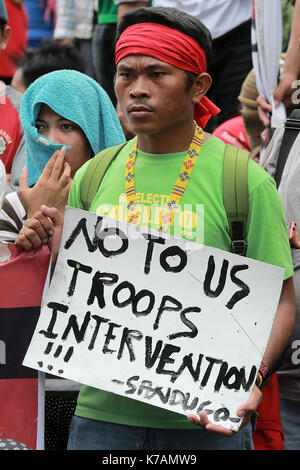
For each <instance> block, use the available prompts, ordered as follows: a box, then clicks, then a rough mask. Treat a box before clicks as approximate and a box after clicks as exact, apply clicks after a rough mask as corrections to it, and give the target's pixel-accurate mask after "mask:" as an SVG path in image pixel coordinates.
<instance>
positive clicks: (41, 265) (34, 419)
mask: <svg viewBox="0 0 300 470" xmlns="http://www.w3.org/2000/svg"><path fill="white" fill-rule="evenodd" d="M5 253H6V255H7V256H5ZM49 260H50V249H49V247H48V245H44V246H42V247H41V248H40V249H39V250H36V251H30V252H22V251H20V250H18V248H17V247H16V246H15V245H14V244H0V402H1V407H0V439H1V443H4V442H9V443H10V447H11V448H13V447H14V446H15V447H16V448H18V447H17V446H18V445H19V446H20V448H23V447H24V448H29V449H32V450H35V449H37V448H39V444H38V441H39V440H40V441H42V439H43V432H42V429H41V428H39V420H38V417H39V414H40V413H39V409H40V408H39V407H40V406H43V402H41V400H43V396H40V395H39V377H38V371H36V370H33V369H30V368H27V367H24V366H23V365H22V362H23V359H24V356H25V353H26V351H27V349H28V346H29V343H30V340H31V337H32V335H33V332H34V330H35V326H36V323H37V320H38V316H39V314H40V306H41V300H42V295H43V290H44V284H45V281H46V278H47V273H48V267H49ZM39 432H40V435H39ZM22 446H23V447H22ZM0 448H2V447H0Z"/></svg>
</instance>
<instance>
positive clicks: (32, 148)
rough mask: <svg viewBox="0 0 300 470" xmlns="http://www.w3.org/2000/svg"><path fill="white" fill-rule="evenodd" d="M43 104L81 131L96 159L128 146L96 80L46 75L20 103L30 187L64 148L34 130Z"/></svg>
mask: <svg viewBox="0 0 300 470" xmlns="http://www.w3.org/2000/svg"><path fill="white" fill-rule="evenodd" d="M43 103H44V104H46V105H48V106H49V107H50V108H51V109H52V110H53V111H55V112H56V113H57V114H59V115H60V116H62V117H64V118H65V119H68V120H70V121H73V122H75V124H77V125H78V126H79V127H80V128H81V129H82V131H83V132H84V134H85V136H86V138H87V140H88V141H89V143H90V145H91V148H92V151H93V154H94V155H96V154H97V153H99V152H100V151H101V150H103V149H105V148H107V147H112V146H114V145H117V144H120V143H122V142H125V137H124V134H123V131H122V127H121V125H120V122H119V119H118V117H117V114H116V111H115V109H114V107H113V105H112V102H111V101H110V98H109V97H108V95H107V93H106V92H105V91H104V90H103V88H101V86H100V85H99V84H98V83H97V82H96V81H95V80H93V79H92V78H90V77H89V76H87V75H85V74H83V73H80V72H77V71H75V70H57V71H55V72H51V73H48V74H46V75H43V76H41V77H40V78H38V79H37V80H35V81H34V82H33V83H32V84H31V85H30V86H29V87H28V89H27V90H26V92H25V93H24V95H23V98H22V103H21V114H20V115H21V123H22V126H23V130H24V135H25V145H26V167H27V169H28V186H32V185H33V184H35V183H36V181H37V180H38V178H39V177H40V176H41V174H42V172H43V170H44V168H45V165H46V163H47V162H48V160H49V159H50V157H51V156H52V155H53V153H54V152H55V150H58V149H60V148H61V147H63V145H61V144H56V143H54V142H51V141H50V140H49V139H47V138H46V137H44V136H42V135H40V134H39V133H38V131H37V129H36V127H35V121H36V119H37V117H38V114H39V111H40V107H41V105H42V104H43ZM66 147H67V148H70V147H69V146H66Z"/></svg>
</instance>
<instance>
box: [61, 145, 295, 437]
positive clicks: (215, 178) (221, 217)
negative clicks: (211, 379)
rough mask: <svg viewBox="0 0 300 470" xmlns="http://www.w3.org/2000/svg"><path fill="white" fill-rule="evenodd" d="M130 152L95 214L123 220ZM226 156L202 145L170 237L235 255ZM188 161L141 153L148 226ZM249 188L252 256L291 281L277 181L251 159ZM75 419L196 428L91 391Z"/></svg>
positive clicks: (115, 166) (76, 198)
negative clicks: (226, 198) (226, 187)
mask: <svg viewBox="0 0 300 470" xmlns="http://www.w3.org/2000/svg"><path fill="white" fill-rule="evenodd" d="M131 146H132V142H130V143H128V144H127V145H126V146H125V147H124V148H123V149H122V151H121V152H120V154H119V155H118V157H117V158H116V159H115V160H114V161H113V162H112V164H111V165H110V167H109V168H108V170H107V172H106V174H105V176H104V179H103V182H102V184H101V187H100V189H99V191H98V193H97V195H96V196H95V198H94V200H93V202H92V205H91V208H90V210H91V211H92V212H96V213H98V214H104V215H108V216H110V217H114V218H122V214H123V209H122V208H124V204H123V203H122V195H124V193H125V163H126V160H127V156H128V153H129V150H130V149H131ZM224 149H225V144H224V143H223V142H222V141H221V140H219V139H217V138H216V137H211V138H210V139H209V140H208V141H207V142H205V143H204V144H203V146H202V149H201V152H200V155H199V157H198V159H197V162H196V164H195V167H194V170H193V173H192V176H191V178H190V181H189V183H188V186H187V189H186V191H185V193H184V195H183V197H182V200H181V208H180V210H179V212H178V216H177V217H176V216H175V218H174V220H175V222H174V227H172V228H171V234H173V233H174V234H175V235H176V236H181V237H183V238H187V239H188V240H191V241H198V242H199V243H203V244H205V245H208V246H212V247H215V248H219V249H221V250H225V251H230V245H231V241H230V237H229V232H228V222H227V217H226V213H225V209H224V206H223V189H222V170H223V155H224ZM185 154H186V152H180V153H176V154H159V155H158V154H156V155H152V154H147V153H144V152H141V151H139V150H138V151H137V158H136V165H135V178H136V194H137V198H138V202H139V203H140V205H141V208H142V221H143V222H142V225H144V226H150V225H152V226H153V225H154V228H156V227H155V220H156V211H157V210H159V207H157V206H159V205H161V204H165V202H166V198H167V196H168V195H169V194H170V193H171V190H172V188H173V185H174V183H175V181H176V178H177V176H178V173H179V171H180V169H181V165H182V162H183V159H184V157H185ZM86 165H87V164H85V165H84V166H83V167H81V168H80V170H79V171H78V172H77V173H76V175H75V178H74V181H73V184H72V187H71V191H70V196H69V206H71V207H76V208H80V209H82V205H81V202H80V183H81V180H82V177H83V175H84V172H85V169H86ZM248 187H249V215H248V222H247V242H248V251H247V256H248V257H249V258H253V259H256V260H259V261H263V262H265V263H269V264H273V265H276V266H280V267H283V268H285V276H284V277H285V279H287V278H289V277H291V276H292V275H293V267H292V261H291V254H290V246H289V242H288V236H287V228H286V222H285V218H284V213H283V208H282V204H281V201H280V198H279V195H278V193H277V191H276V188H275V184H274V181H273V179H272V178H271V177H270V176H269V175H268V173H266V171H265V170H263V169H262V168H261V167H260V166H259V165H258V164H256V163H255V162H253V161H252V160H250V161H249V172H248ZM120 196H121V202H120ZM151 204H152V208H151ZM153 207H154V210H153V211H152V209H153ZM150 209H151V210H150ZM150 221H151V223H150ZM178 231H180V232H181V234H180V235H179V234H178ZM76 415H77V416H82V417H86V418H91V419H98V420H103V421H108V422H113V423H120V424H130V425H134V426H146V427H156V428H189V429H193V428H195V426H194V425H193V424H192V423H190V422H189V421H188V420H187V419H186V417H185V416H183V415H180V414H178V413H174V412H171V411H168V410H164V409H162V408H158V407H155V406H152V405H149V404H145V403H142V402H138V401H135V400H132V399H130V398H126V397H122V396H119V395H116V394H112V393H109V392H105V391H102V390H98V389H95V388H92V387H88V386H85V385H84V386H83V387H82V390H81V392H80V394H79V399H78V404H77V408H76Z"/></svg>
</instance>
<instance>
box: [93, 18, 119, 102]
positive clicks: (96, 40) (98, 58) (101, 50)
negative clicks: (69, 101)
mask: <svg viewBox="0 0 300 470" xmlns="http://www.w3.org/2000/svg"><path fill="white" fill-rule="evenodd" d="M115 34H116V23H105V24H97V25H96V26H95V29H94V34H93V41H92V54H93V62H94V69H95V73H96V77H97V82H98V83H99V84H100V85H101V86H102V88H104V90H105V91H106V93H107V94H108V96H109V97H110V99H111V101H112V103H113V105H114V106H115V105H116V101H117V100H116V95H115V91H114V76H115V73H116V68H115V52H114V40H115Z"/></svg>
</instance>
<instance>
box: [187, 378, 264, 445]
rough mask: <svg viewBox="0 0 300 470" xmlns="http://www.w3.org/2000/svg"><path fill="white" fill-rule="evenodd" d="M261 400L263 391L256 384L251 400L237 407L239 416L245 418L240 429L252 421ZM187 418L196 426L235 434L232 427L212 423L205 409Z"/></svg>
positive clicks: (218, 432) (228, 434) (220, 432)
mask: <svg viewBox="0 0 300 470" xmlns="http://www.w3.org/2000/svg"><path fill="white" fill-rule="evenodd" d="M261 400H262V393H261V391H260V390H259V388H258V387H257V386H256V385H255V386H254V388H253V390H252V393H251V395H250V397H249V400H248V401H247V402H246V403H244V404H243V405H241V406H239V408H238V409H237V412H236V414H237V416H239V417H240V418H243V421H242V424H241V426H240V429H241V428H243V427H245V426H246V425H247V424H248V423H249V422H250V420H251V417H252V415H253V413H254V412H255V411H256V410H257V408H258V405H259V404H260V402H261ZM187 418H188V419H189V420H190V421H191V422H192V423H194V424H195V425H196V426H199V427H201V428H204V429H206V430H207V431H212V432H215V433H217V434H222V435H223V436H227V437H230V436H232V435H233V434H235V431H231V430H230V429H227V428H225V427H223V426H218V425H216V424H213V423H211V422H210V421H209V419H208V417H207V415H206V413H205V412H204V411H200V412H199V413H198V415H197V416H196V415H193V414H190V415H188V416H187Z"/></svg>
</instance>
